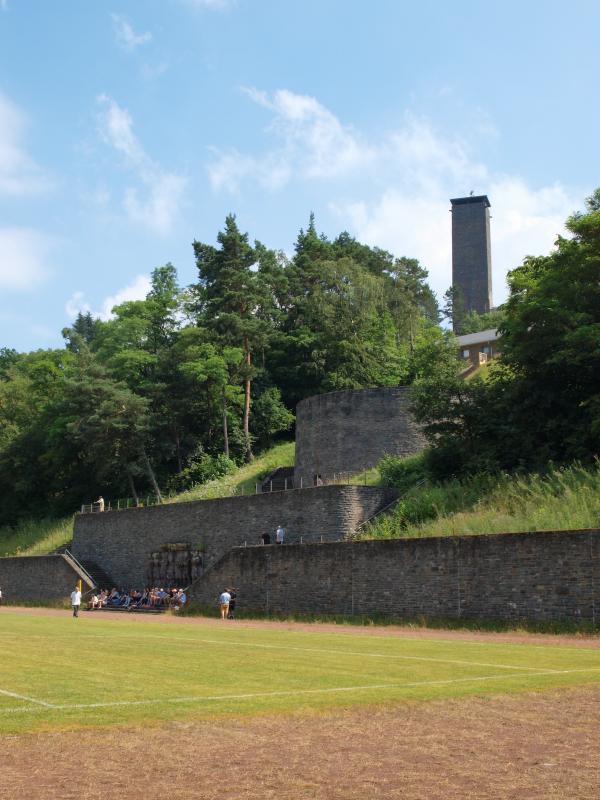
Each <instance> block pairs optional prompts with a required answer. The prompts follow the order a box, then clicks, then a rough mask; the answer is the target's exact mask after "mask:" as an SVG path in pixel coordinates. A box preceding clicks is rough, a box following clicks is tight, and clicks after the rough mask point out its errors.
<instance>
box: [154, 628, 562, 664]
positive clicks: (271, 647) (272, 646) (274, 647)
mask: <svg viewBox="0 0 600 800" xmlns="http://www.w3.org/2000/svg"><path fill="white" fill-rule="evenodd" d="M143 638H144V639H150V638H153V639H162V640H163V641H165V642H171V641H178V642H188V644H216V645H221V644H223V645H235V646H236V647H256V648H258V649H263V650H292V651H294V652H300V653H327V654H328V655H336V656H364V657H367V658H385V659H386V660H388V661H393V660H401V661H430V662H432V663H434V664H458V665H460V666H466V667H492V668H495V669H524V670H528V671H533V672H535V671H536V670H537V669H539V668H538V667H523V666H519V665H517V664H489V663H487V662H485V661H460V660H458V659H451V658H433V657H431V656H405V655H396V654H388V653H361V652H359V651H353V650H329V649H326V648H323V647H296V646H294V645H284V644H258V643H256V642H239V641H236V640H233V641H231V640H229V641H227V640H223V641H221V640H217V639H188V638H187V637H184V636H168V637H167V636H144V637H143ZM550 672H560V670H550Z"/></svg>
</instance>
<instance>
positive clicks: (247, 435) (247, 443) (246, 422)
mask: <svg viewBox="0 0 600 800" xmlns="http://www.w3.org/2000/svg"><path fill="white" fill-rule="evenodd" d="M244 361H245V362H246V367H247V368H248V374H247V375H246V377H245V378H244V422H243V429H244V442H245V446H246V461H253V460H254V455H253V453H252V445H251V444H250V366H251V364H252V355H251V353H250V347H249V344H248V337H246V336H245V337H244Z"/></svg>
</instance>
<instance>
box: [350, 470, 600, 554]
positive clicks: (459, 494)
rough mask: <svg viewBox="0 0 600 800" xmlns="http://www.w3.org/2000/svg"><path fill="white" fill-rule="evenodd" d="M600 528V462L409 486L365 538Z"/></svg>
mask: <svg viewBox="0 0 600 800" xmlns="http://www.w3.org/2000/svg"><path fill="white" fill-rule="evenodd" d="M597 527H600V462H597V463H596V464H595V465H594V466H592V467H587V468H586V467H583V466H581V465H573V466H571V467H569V468H564V469H553V470H551V471H549V472H547V473H546V474H544V475H525V476H511V475H505V474H503V475H478V476H475V477H473V478H470V479H465V480H454V481H448V482H446V483H440V484H435V485H429V484H426V485H424V486H420V487H418V488H415V489H412V490H409V491H408V492H407V493H406V494H405V495H404V496H403V497H402V500H401V501H400V502H399V503H398V504H397V506H395V507H394V508H393V509H392V511H391V512H390V513H389V514H387V515H385V516H382V517H380V518H378V519H376V520H374V522H373V523H372V524H371V525H370V526H368V528H366V529H365V531H364V532H363V533H362V535H361V537H360V538H362V539H373V538H378V539H394V538H399V537H421V536H454V535H461V534H471V535H474V534H486V533H518V532H520V531H542V530H577V529H580V528H597Z"/></svg>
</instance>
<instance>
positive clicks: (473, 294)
mask: <svg viewBox="0 0 600 800" xmlns="http://www.w3.org/2000/svg"><path fill="white" fill-rule="evenodd" d="M450 202H451V203H452V285H453V286H454V287H458V289H459V290H460V293H461V295H462V300H463V302H464V310H465V311H467V312H468V311H477V312H478V313H479V314H485V313H486V312H487V311H489V310H490V309H491V308H492V258H491V249H490V201H489V200H488V198H487V196H486V195H480V196H478V197H457V198H455V199H454V200H450Z"/></svg>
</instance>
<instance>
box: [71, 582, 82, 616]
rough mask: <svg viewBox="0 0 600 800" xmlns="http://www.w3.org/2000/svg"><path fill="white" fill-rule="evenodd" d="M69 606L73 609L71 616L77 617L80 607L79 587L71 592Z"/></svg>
mask: <svg viewBox="0 0 600 800" xmlns="http://www.w3.org/2000/svg"><path fill="white" fill-rule="evenodd" d="M71 605H72V607H73V616H74V617H78V616H79V607H80V605H81V592H80V590H79V587H78V586H76V587H75V588H74V589H73V591H72V592H71Z"/></svg>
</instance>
